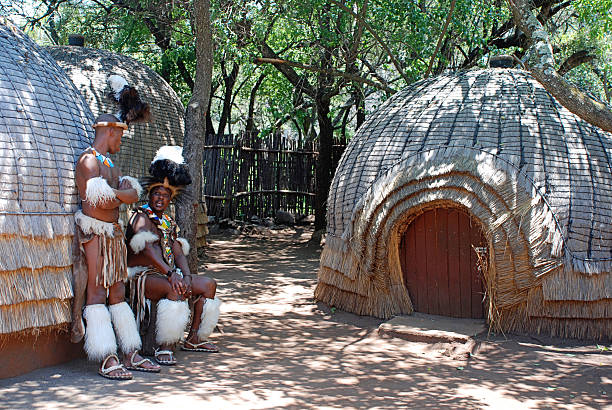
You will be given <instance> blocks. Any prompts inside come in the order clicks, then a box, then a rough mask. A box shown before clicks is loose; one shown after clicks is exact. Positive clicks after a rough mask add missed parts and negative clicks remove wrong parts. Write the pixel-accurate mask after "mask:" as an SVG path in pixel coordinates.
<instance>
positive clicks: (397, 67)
mask: <svg viewBox="0 0 612 410" xmlns="http://www.w3.org/2000/svg"><path fill="white" fill-rule="evenodd" d="M329 1H330V2H331V3H333V4H335V5H336V6H338V7H340V8H341V9H342V10H344V11H346V12H347V13H349V14H350V15H351V16H353V17H354V18H355V19H357V20H358V21H361V23H362V24H363V26H364V27H365V28H366V29H367V30H368V31H369V32H370V34H372V37H374V39H375V40H376V41H377V42H378V44H380V46H381V47H382V48H383V50H385V53H386V54H387V55H388V56H389V58H390V59H391V63H393V66H394V67H395V69H396V70H397V71H398V72H399V73H400V75H401V76H402V78H403V79H404V81H405V82H406V84H410V80H409V78H408V77H407V76H406V74H405V73H404V70H402V67H401V66H400V63H399V61H397V59H396V58H395V56H394V55H393V53H392V52H391V50H390V49H389V47H388V46H387V44H386V43H385V42H384V41H382V39H381V38H380V36H379V35H378V34H377V33H376V31H374V29H373V28H372V26H370V25H369V24H368V22H367V21H365V20H364V19H362V18H361V16H360V15H359V14H357V13H355V12H354V11H353V10H351V9H350V8H348V7H346V6H345V5H344V4H342V3H338V2H337V1H336V0H329Z"/></svg>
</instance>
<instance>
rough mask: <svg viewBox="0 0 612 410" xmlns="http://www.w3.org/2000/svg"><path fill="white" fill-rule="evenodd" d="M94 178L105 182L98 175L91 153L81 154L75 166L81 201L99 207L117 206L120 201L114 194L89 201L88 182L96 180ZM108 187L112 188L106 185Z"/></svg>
mask: <svg viewBox="0 0 612 410" xmlns="http://www.w3.org/2000/svg"><path fill="white" fill-rule="evenodd" d="M96 178H99V179H101V180H103V181H104V182H106V180H104V179H103V178H102V177H101V176H100V171H99V170H98V163H97V159H96V158H95V157H94V156H93V155H83V156H82V157H81V158H80V159H79V161H78V162H77V166H76V183H77V189H78V190H79V196H80V197H81V201H84V202H89V203H90V205H92V206H94V207H95V208H100V209H115V208H118V207H119V205H121V201H120V200H119V199H118V198H117V197H116V196H115V197H114V198H110V197H108V196H106V197H105V200H103V201H98V200H96V201H93V202H92V201H90V198H87V189H88V184H91V182H90V181H92V180H93V181H97V180H96ZM106 185H108V183H106ZM108 189H111V190H112V188H110V186H108ZM109 192H110V191H109Z"/></svg>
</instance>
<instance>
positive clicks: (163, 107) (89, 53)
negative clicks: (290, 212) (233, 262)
mask: <svg viewBox="0 0 612 410" xmlns="http://www.w3.org/2000/svg"><path fill="white" fill-rule="evenodd" d="M46 50H47V51H48V52H49V53H50V54H51V56H53V58H55V60H56V61H57V63H58V64H59V65H60V66H61V67H62V68H63V69H64V71H65V72H66V74H67V75H68V77H70V79H71V80H72V82H73V83H74V85H75V86H76V87H77V88H78V89H79V91H80V92H81V94H82V95H83V97H84V98H85V100H86V101H87V103H88V104H89V106H90V107H91V110H92V111H93V113H94V116H97V115H99V114H102V113H113V112H117V111H118V107H117V104H116V103H115V101H114V100H113V99H112V98H111V97H109V94H110V93H111V88H110V86H109V84H108V77H109V76H111V75H113V74H118V75H120V76H122V77H123V78H125V79H126V80H127V82H128V84H129V85H131V86H132V87H134V88H136V89H137V90H138V92H139V94H140V96H141V98H142V100H143V101H144V102H147V103H149V104H150V105H151V111H152V114H153V119H152V121H150V122H148V123H134V124H132V125H130V129H129V130H128V131H127V132H126V133H125V134H124V137H123V139H122V143H121V150H120V151H119V153H118V154H117V163H118V164H119V166H120V167H121V171H122V172H123V174H124V175H131V176H134V177H142V176H145V175H148V171H149V165H150V164H151V160H152V159H153V157H154V156H155V153H156V152H157V149H158V148H159V147H161V146H162V145H182V141H183V135H184V129H185V125H184V117H185V110H184V107H183V104H182V102H181V100H180V99H179V97H178V95H177V94H176V92H175V91H174V90H173V89H172V87H171V86H170V85H169V84H168V83H167V82H166V81H165V80H164V79H163V78H162V77H161V76H160V75H159V74H157V73H156V72H155V71H153V70H152V69H151V68H149V67H147V66H146V65H145V64H143V63H141V62H139V61H136V60H134V59H133V58H130V57H127V56H124V55H121V54H116V53H113V52H111V51H107V50H99V49H93V48H88V47H80V46H57V47H47V49H46ZM202 204H203V201H202ZM198 217H199V219H201V221H199V222H201V224H200V226H199V228H198V246H203V244H204V243H205V241H206V239H205V235H206V233H207V231H206V222H207V217H206V209H205V205H203V210H202V212H201V213H200V214H199V215H198Z"/></svg>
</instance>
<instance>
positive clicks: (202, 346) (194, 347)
mask: <svg viewBox="0 0 612 410" xmlns="http://www.w3.org/2000/svg"><path fill="white" fill-rule="evenodd" d="M207 346H208V347H207ZM181 350H185V351H187V352H208V353H217V352H218V351H219V348H218V347H217V346H215V345H214V344H213V343H212V342H210V341H209V340H205V341H203V342H200V343H192V342H185V343H183V345H182V346H181Z"/></svg>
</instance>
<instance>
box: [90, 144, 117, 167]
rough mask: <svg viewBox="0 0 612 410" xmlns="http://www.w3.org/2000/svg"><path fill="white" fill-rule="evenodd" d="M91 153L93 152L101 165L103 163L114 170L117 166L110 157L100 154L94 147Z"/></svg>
mask: <svg viewBox="0 0 612 410" xmlns="http://www.w3.org/2000/svg"><path fill="white" fill-rule="evenodd" d="M91 152H93V154H94V155H95V156H96V158H97V159H98V161H100V162H101V163H103V164H104V165H106V166H107V167H109V168H112V167H114V166H115V164H113V161H111V159H110V158H109V157H107V156H106V155H102V154H100V153H99V152H98V151H96V149H95V148H94V147H91Z"/></svg>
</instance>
